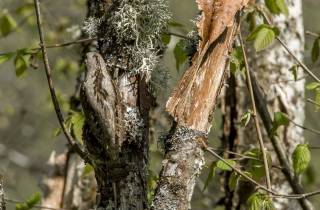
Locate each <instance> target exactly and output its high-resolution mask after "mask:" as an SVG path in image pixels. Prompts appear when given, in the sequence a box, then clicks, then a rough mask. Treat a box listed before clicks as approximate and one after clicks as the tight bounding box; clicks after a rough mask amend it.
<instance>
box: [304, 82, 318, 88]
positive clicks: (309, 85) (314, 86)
mask: <svg viewBox="0 0 320 210" xmlns="http://www.w3.org/2000/svg"><path fill="white" fill-rule="evenodd" d="M319 87H320V83H318V82H311V83H309V84H307V86H306V89H307V90H315V89H317V88H319Z"/></svg>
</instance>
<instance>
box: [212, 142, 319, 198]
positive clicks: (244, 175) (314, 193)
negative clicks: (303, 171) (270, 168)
mask: <svg viewBox="0 0 320 210" xmlns="http://www.w3.org/2000/svg"><path fill="white" fill-rule="evenodd" d="M206 151H208V152H209V153H210V154H212V155H213V156H214V157H216V158H217V159H219V160H220V161H222V162H223V163H225V164H226V165H227V166H229V167H230V168H232V169H233V170H234V171H235V172H236V173H238V174H239V175H241V176H242V177H243V178H245V179H247V180H248V181H249V182H251V183H253V184H254V185H255V186H257V187H258V188H259V189H261V190H264V191H266V192H268V193H269V194H271V195H272V196H273V197H275V198H287V199H304V198H307V197H311V196H315V195H319V194H320V190H317V191H314V192H310V193H302V194H291V195H287V194H280V193H277V192H274V191H272V190H269V189H268V188H267V187H265V186H263V185H261V184H260V183H258V182H257V181H255V180H254V179H253V178H251V177H250V176H248V175H247V174H245V173H244V172H242V171H241V170H240V169H238V168H236V167H235V166H233V165H232V164H230V163H229V162H228V161H226V160H225V159H223V158H222V157H221V156H220V155H218V154H217V153H216V152H214V151H213V149H212V148H210V147H207V148H206Z"/></svg>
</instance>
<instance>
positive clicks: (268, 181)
mask: <svg viewBox="0 0 320 210" xmlns="http://www.w3.org/2000/svg"><path fill="white" fill-rule="evenodd" d="M239 38H240V44H241V49H242V53H243V58H244V63H245V69H246V75H247V86H248V89H249V93H250V98H251V103H252V109H253V110H252V111H253V114H252V117H253V120H254V123H255V127H256V131H257V134H258V140H259V145H260V150H261V153H262V158H263V164H264V170H265V173H266V180H267V186H268V189H269V190H271V178H270V171H269V165H268V158H267V148H266V147H265V146H264V143H263V139H262V133H261V128H260V124H259V120H258V116H257V115H258V113H257V107H256V102H255V97H254V94H253V88H252V82H251V76H250V69H249V64H248V60H247V55H246V50H245V46H244V43H243V39H242V35H241V30H240V33H239Z"/></svg>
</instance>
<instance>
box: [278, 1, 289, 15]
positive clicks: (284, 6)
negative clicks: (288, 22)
mask: <svg viewBox="0 0 320 210" xmlns="http://www.w3.org/2000/svg"><path fill="white" fill-rule="evenodd" d="M275 2H276V6H277V7H278V9H279V11H280V12H281V13H283V14H284V15H286V16H288V15H289V10H288V7H287V4H286V2H285V0H275Z"/></svg>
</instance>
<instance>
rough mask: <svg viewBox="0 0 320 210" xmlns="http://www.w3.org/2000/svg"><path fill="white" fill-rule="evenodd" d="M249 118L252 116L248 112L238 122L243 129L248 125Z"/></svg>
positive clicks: (250, 112) (249, 111)
mask: <svg viewBox="0 0 320 210" xmlns="http://www.w3.org/2000/svg"><path fill="white" fill-rule="evenodd" d="M251 116H252V111H251V110H248V111H247V112H246V113H244V114H243V115H242V116H241V119H240V122H241V124H242V125H243V126H244V127H246V126H247V125H248V123H249V122H250V119H251Z"/></svg>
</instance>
